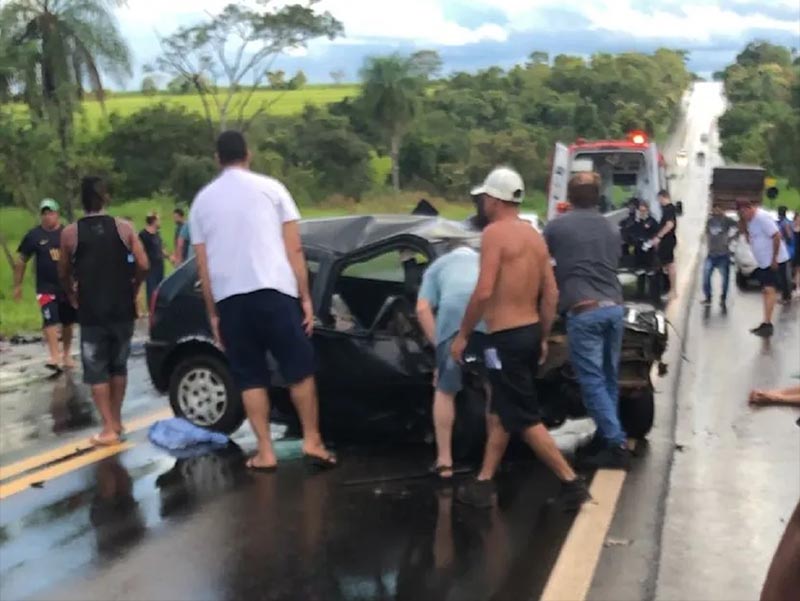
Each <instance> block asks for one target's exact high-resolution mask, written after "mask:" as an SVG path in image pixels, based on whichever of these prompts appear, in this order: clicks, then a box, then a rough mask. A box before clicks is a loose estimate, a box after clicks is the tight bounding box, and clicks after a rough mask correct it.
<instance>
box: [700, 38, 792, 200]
mask: <svg viewBox="0 0 800 601" xmlns="http://www.w3.org/2000/svg"><path fill="white" fill-rule="evenodd" d="M715 75H716V77H717V78H718V79H720V80H721V81H722V82H723V83H724V85H725V95H726V96H727V98H728V103H729V106H728V110H727V111H726V112H725V114H724V115H722V117H720V119H719V132H720V138H721V140H722V155H723V156H724V157H725V159H726V160H728V161H731V162H734V163H745V164H750V165H760V166H762V167H764V168H765V169H766V170H767V172H768V174H769V175H770V176H772V177H775V178H777V179H778V189H779V192H780V194H779V195H778V198H777V199H776V200H775V201H766V202H767V204H768V205H770V206H778V205H786V206H788V207H790V208H791V209H793V210H795V211H800V191H798V190H799V189H800V160H798V153H800V55H798V54H797V51H796V49H789V48H785V47H783V46H776V45H774V44H770V43H768V42H763V41H756V42H751V43H750V44H748V45H747V46H746V47H745V49H744V50H742V52H741V53H740V54H739V55H738V56H737V57H736V61H735V62H734V63H733V64H731V65H729V66H728V67H727V68H726V69H725V70H724V71H721V72H719V73H717V74H715Z"/></svg>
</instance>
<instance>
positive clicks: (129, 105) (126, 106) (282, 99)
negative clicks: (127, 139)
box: [14, 85, 359, 130]
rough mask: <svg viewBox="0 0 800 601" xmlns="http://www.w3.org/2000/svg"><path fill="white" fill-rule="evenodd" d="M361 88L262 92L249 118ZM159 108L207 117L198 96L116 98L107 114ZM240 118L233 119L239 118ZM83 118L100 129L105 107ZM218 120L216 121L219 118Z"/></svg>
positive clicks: (86, 106)
mask: <svg viewBox="0 0 800 601" xmlns="http://www.w3.org/2000/svg"><path fill="white" fill-rule="evenodd" d="M358 89H359V88H358V86H354V85H341V86H333V85H331V86H309V87H306V88H303V89H302V90H286V91H276V90H258V91H256V92H255V94H253V97H252V99H251V100H250V102H249V103H248V105H247V109H246V110H245V116H246V117H249V116H250V115H252V114H253V113H254V112H255V111H257V110H258V109H259V108H260V107H261V105H262V104H264V103H267V104H268V105H269V108H268V109H267V114H269V115H277V116H283V115H294V114H297V113H299V112H300V111H301V110H302V109H303V107H304V106H305V105H307V104H312V105H324V104H329V103H332V102H338V101H339V100H342V99H344V98H345V97H347V96H355V95H357V94H358ZM243 97H244V94H243V93H240V94H237V96H235V97H234V100H233V103H232V105H233V106H236V102H237V101H239V99H241V98H243ZM157 104H166V105H168V106H183V107H185V108H186V109H187V110H188V111H191V112H194V113H197V114H199V115H204V114H205V113H204V112H203V104H202V102H201V99H200V96H199V95H197V94H180V95H171V94H166V93H164V94H162V93H159V94H155V95H153V96H145V95H143V94H128V93H124V94H118V95H114V94H112V95H111V96H110V97H109V98H107V99H106V101H105V107H106V113H107V114H108V115H112V114H114V113H116V114H117V115H120V116H126V115H130V114H133V113H135V112H136V111H139V110H141V109H143V108H146V107H148V106H154V105H157ZM14 108H15V109H16V110H20V111H23V110H25V106H24V105H22V104H17V105H15V107H14ZM236 116H237V115H231V117H232V118H233V117H236ZM83 118H84V119H85V121H86V124H87V126H88V127H89V128H90V129H92V130H93V129H95V128H97V127H98V126H99V125H100V124H102V123H103V121H104V117H103V112H102V107H101V105H100V103H99V102H97V101H96V100H86V101H84V102H83ZM215 118H216V117H215Z"/></svg>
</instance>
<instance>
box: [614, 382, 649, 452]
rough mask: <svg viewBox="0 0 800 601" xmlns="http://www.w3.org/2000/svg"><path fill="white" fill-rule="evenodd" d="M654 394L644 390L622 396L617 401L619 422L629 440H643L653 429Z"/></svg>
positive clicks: (647, 389) (646, 389)
mask: <svg viewBox="0 0 800 601" xmlns="http://www.w3.org/2000/svg"><path fill="white" fill-rule="evenodd" d="M654 419H655V394H654V391H653V389H652V388H645V389H642V390H637V391H633V392H629V393H627V394H623V395H621V396H620V399H619V420H620V422H621V423H622V427H623V429H624V430H625V433H626V434H627V435H628V437H630V438H636V439H640V440H641V439H643V438H645V437H646V436H647V435H648V434H649V433H650V430H651V429H652V428H653V421H654Z"/></svg>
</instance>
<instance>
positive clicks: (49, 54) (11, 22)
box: [0, 0, 131, 150]
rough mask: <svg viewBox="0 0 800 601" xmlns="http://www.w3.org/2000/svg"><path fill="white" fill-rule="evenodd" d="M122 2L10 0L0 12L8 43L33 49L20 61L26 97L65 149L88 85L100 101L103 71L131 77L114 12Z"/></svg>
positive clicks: (124, 44) (1, 27)
mask: <svg viewBox="0 0 800 601" xmlns="http://www.w3.org/2000/svg"><path fill="white" fill-rule="evenodd" d="M123 1H124V0H12V1H11V2H9V3H7V4H6V5H5V6H4V7H3V9H2V11H0V31H2V32H3V33H2V36H3V38H4V39H5V40H6V43H7V44H9V43H10V44H13V45H20V46H27V47H28V48H30V49H31V52H28V53H27V54H26V56H25V60H24V62H23V63H21V64H19V65H18V68H19V69H20V70H21V72H22V73H23V75H22V77H21V79H22V82H23V85H24V88H25V90H24V93H23V96H24V98H25V100H26V102H27V103H28V105H29V106H30V109H31V111H32V112H33V113H34V115H35V116H36V117H38V118H47V119H48V120H49V121H50V122H51V123H53V125H54V128H55V130H56V131H57V134H58V138H59V141H60V143H61V146H62V148H63V149H65V150H66V149H67V147H68V145H69V144H70V142H71V137H72V124H73V113H74V111H75V110H76V109H77V102H76V101H78V100H80V99H81V98H82V97H83V91H84V85H86V84H87V83H88V85H89V87H90V88H91V89H92V91H93V92H94V95H95V97H96V98H97V99H98V100H99V101H100V102H101V103H102V101H103V98H104V94H105V89H104V87H103V81H102V76H101V73H105V74H110V75H112V76H114V77H116V78H117V79H118V80H119V81H122V80H123V78H124V77H126V76H130V73H131V60H130V52H129V50H128V47H127V45H126V43H125V41H124V39H123V38H122V35H121V33H120V31H119V28H118V27H117V23H116V20H115V19H114V16H113V13H112V9H113V7H115V6H119V5H121V4H123ZM4 45H5V44H4Z"/></svg>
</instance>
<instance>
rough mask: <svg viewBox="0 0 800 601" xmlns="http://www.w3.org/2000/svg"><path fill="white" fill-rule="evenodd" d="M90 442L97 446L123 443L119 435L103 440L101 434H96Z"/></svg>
mask: <svg viewBox="0 0 800 601" xmlns="http://www.w3.org/2000/svg"><path fill="white" fill-rule="evenodd" d="M89 442H90V443H91V444H92V446H95V447H113V446H116V445H118V444H121V443H122V440H120V438H119V436H118V437H117V438H114V439H113V440H103V439H101V438H100V436H98V435H97V434H95V435H94V436H92V437H91V438H90V439H89Z"/></svg>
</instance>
